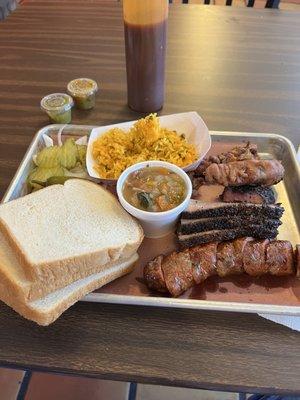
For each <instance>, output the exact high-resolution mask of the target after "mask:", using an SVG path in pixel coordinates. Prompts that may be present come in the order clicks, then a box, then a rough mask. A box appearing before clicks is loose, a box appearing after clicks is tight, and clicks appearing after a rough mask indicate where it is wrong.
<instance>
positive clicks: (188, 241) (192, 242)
mask: <svg viewBox="0 0 300 400" xmlns="http://www.w3.org/2000/svg"><path fill="white" fill-rule="evenodd" d="M277 234H278V231H277V229H271V230H269V229H265V228H264V227H263V226H260V225H249V226H248V227H246V228H242V229H231V230H229V229H224V230H214V231H207V232H201V233H194V234H190V235H179V236H178V241H179V246H180V248H181V249H184V248H189V247H194V246H197V245H199V244H203V243H209V242H215V241H219V242H223V241H225V240H233V239H236V238H240V237H243V236H253V237H255V238H257V239H266V238H268V239H275V238H276V236H277Z"/></svg>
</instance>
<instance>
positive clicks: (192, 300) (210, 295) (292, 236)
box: [2, 125, 300, 315]
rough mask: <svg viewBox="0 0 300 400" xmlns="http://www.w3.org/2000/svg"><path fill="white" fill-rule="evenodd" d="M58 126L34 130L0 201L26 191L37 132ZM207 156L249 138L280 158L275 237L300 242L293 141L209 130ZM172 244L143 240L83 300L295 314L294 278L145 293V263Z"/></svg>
mask: <svg viewBox="0 0 300 400" xmlns="http://www.w3.org/2000/svg"><path fill="white" fill-rule="evenodd" d="M61 127H62V125H49V126H46V127H44V128H42V129H41V130H39V131H38V132H37V134H36V135H35V137H34V139H33V141H32V143H31V145H30V147H29V148H28V151H27V152H26V154H25V156H24V159H23V161H22V163H21V165H20V167H19V168H18V170H17V172H16V174H15V177H14V178H13V180H12V182H11V184H10V186H9V188H8V190H7V192H6V193H5V195H4V197H3V199H2V201H3V202H7V201H10V200H13V199H16V198H18V197H21V196H24V195H25V194H27V188H26V178H27V176H28V173H29V171H30V169H31V168H32V166H33V162H32V156H33V155H34V154H36V152H37V151H38V150H40V149H41V148H42V147H43V146H44V144H43V139H42V135H43V134H47V135H49V136H52V137H53V138H55V137H56V135H57V132H58V130H59V129H60V128H61ZM93 128H94V126H85V125H84V126H80V125H67V126H66V127H65V128H64V131H63V135H68V136H74V137H80V136H83V135H87V134H89V133H90V132H91V130H92V129H93ZM210 133H211V135H212V143H213V144H212V149H211V151H210V154H213V153H215V154H217V153H220V152H223V151H226V150H229V149H230V148H232V147H233V146H234V145H236V144H238V143H242V142H245V141H251V142H253V143H256V144H257V145H258V149H259V152H260V155H261V156H262V157H263V158H277V159H279V160H282V163H283V165H284V167H285V171H286V172H285V177H284V181H283V182H280V183H279V184H278V185H276V191H277V196H278V199H277V201H278V202H281V203H282V204H283V206H284V208H285V213H284V216H283V219H282V221H283V224H282V225H281V227H280V230H279V236H278V237H279V239H286V240H290V241H291V242H292V244H293V245H295V244H296V243H300V170H299V165H298V163H297V160H296V153H295V149H294V147H293V145H292V143H291V142H290V141H289V140H288V139H286V138H285V137H283V136H280V135H273V134H264V133H262V134H259V133H236V132H210ZM174 248H175V240H174V236H173V235H170V236H168V237H166V238H165V239H164V240H161V239H160V240H154V239H152V240H150V239H145V241H144V242H143V244H142V246H141V248H140V251H139V253H140V260H139V262H138V265H137V267H136V269H135V270H134V271H133V272H132V273H131V274H129V275H127V276H125V277H122V278H119V279H117V280H116V281H114V282H111V283H110V284H108V285H106V286H105V287H103V288H101V289H99V290H98V291H95V292H93V293H91V294H89V295H87V296H85V297H84V298H83V299H82V301H87V302H98V303H115V304H131V305H143V306H155V307H175V308H189V309H199V310H220V311H236V312H249V313H270V314H289V315H300V280H297V279H296V278H295V277H272V276H264V277H261V278H256V279H254V278H251V277H249V276H246V275H241V276H235V277H232V278H226V280H225V279H221V278H216V277H214V278H210V279H208V280H207V281H206V282H204V284H202V285H198V286H196V287H194V288H193V289H191V290H189V291H188V292H187V293H185V294H184V295H183V296H181V297H179V298H176V299H173V298H169V297H167V296H163V295H157V294H155V293H153V292H150V291H149V290H148V289H147V288H146V286H145V285H144V284H143V283H142V281H141V277H142V268H143V265H145V263H146V262H147V261H148V260H150V259H152V258H153V257H155V256H156V255H158V254H160V253H167V252H169V251H171V250H172V249H174Z"/></svg>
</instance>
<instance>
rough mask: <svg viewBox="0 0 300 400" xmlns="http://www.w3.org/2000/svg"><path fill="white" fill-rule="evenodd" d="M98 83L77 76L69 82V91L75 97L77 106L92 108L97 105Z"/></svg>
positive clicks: (84, 108)
mask: <svg viewBox="0 0 300 400" xmlns="http://www.w3.org/2000/svg"><path fill="white" fill-rule="evenodd" d="M97 91H98V85H97V83H96V82H95V81H93V80H92V79H88V78H77V79H74V80H73V81H71V82H69V83H68V93H69V94H70V95H71V96H72V97H73V99H74V102H75V105H76V107H77V108H80V109H82V110H90V109H91V108H93V107H94V106H95V102H96V93H97Z"/></svg>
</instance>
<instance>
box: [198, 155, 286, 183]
mask: <svg viewBox="0 0 300 400" xmlns="http://www.w3.org/2000/svg"><path fill="white" fill-rule="evenodd" d="M283 175H284V168H283V166H282V164H281V163H280V161H277V160H244V161H233V162H230V163H227V164H216V163H214V164H211V165H210V166H209V167H207V168H206V170H205V180H206V182H207V183H211V184H219V185H223V186H242V185H262V186H271V185H274V184H276V183H278V182H280V181H281V180H282V178H283Z"/></svg>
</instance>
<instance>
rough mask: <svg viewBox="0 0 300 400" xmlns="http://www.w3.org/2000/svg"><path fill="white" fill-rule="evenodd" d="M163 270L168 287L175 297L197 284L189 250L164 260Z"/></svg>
mask: <svg viewBox="0 0 300 400" xmlns="http://www.w3.org/2000/svg"><path fill="white" fill-rule="evenodd" d="M162 270H163V275H164V278H165V282H166V287H167V289H168V291H169V292H170V293H171V295H172V296H173V297H177V296H179V295H180V294H181V293H183V292H185V291H186V290H187V289H189V288H190V287H192V286H193V285H194V284H195V281H194V278H193V265H192V262H191V259H190V253H189V251H188V250H186V251H182V252H181V253H176V252H173V253H171V254H170V255H168V256H167V257H166V258H165V259H164V262H163V265H162Z"/></svg>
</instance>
